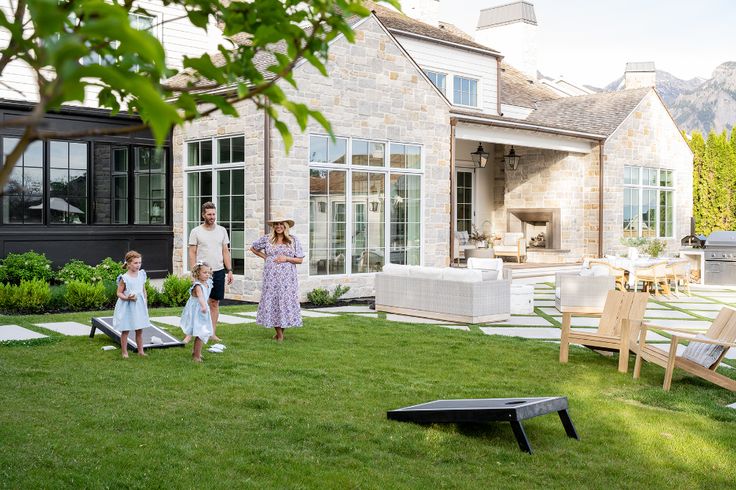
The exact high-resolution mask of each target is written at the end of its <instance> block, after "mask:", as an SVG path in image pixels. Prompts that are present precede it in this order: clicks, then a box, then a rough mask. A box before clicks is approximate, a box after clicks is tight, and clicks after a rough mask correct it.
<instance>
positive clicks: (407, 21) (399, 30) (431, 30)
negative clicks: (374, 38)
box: [366, 2, 501, 57]
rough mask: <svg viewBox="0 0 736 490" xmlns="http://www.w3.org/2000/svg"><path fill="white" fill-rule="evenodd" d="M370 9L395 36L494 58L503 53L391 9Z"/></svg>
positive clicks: (371, 7) (371, 5) (373, 7)
mask: <svg viewBox="0 0 736 490" xmlns="http://www.w3.org/2000/svg"><path fill="white" fill-rule="evenodd" d="M366 5H367V6H368V8H370V9H371V10H372V11H373V13H374V14H375V15H376V17H378V20H380V21H381V23H382V24H383V25H384V26H385V27H386V29H388V30H389V31H390V32H392V33H393V34H409V35H412V34H413V35H416V36H422V37H424V38H429V39H428V40H429V41H435V42H438V43H451V44H455V45H457V46H459V47H466V48H469V49H472V50H473V51H484V52H486V53H488V54H489V55H492V56H497V57H498V56H500V55H501V53H499V52H498V51H496V50H495V49H491V48H489V47H488V46H484V45H483V44H479V43H476V42H475V41H473V40H471V39H467V38H466V37H463V36H459V35H457V34H454V33H452V32H451V30H449V29H441V28H439V27H434V26H431V25H429V24H425V23H424V22H420V21H418V20H416V19H412V18H411V17H407V16H406V15H404V14H402V13H400V12H396V11H394V10H391V9H389V8H386V7H383V6H381V5H377V4H375V3H373V2H366Z"/></svg>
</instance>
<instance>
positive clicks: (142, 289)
mask: <svg viewBox="0 0 736 490" xmlns="http://www.w3.org/2000/svg"><path fill="white" fill-rule="evenodd" d="M142 260H143V257H142V256H141V254H139V253H138V252H136V251H135V250H131V251H130V252H128V253H127V254H125V264H124V265H123V267H124V268H125V269H127V271H126V272H125V274H120V275H119V276H118V279H117V281H118V292H117V295H118V300H117V302H116V303H115V312H114V313H113V317H112V326H113V328H114V329H115V330H117V331H119V332H120V350H121V351H122V352H123V359H127V358H128V334H130V331H131V330H135V344H136V345H137V346H138V355H139V356H145V355H146V354H145V353H144V352H143V329H144V328H148V327H150V326H151V320H150V319H149V318H148V298H146V271H144V270H143V269H141V263H142Z"/></svg>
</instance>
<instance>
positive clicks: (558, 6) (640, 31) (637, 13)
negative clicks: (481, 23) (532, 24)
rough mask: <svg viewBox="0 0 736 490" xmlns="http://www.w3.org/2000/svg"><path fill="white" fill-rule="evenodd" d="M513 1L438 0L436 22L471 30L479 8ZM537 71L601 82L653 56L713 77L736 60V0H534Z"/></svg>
mask: <svg viewBox="0 0 736 490" xmlns="http://www.w3.org/2000/svg"><path fill="white" fill-rule="evenodd" d="M510 1H511V0H440V2H441V3H440V9H441V15H440V18H441V20H444V21H447V22H451V23H453V24H455V25H457V26H458V27H460V28H462V29H463V30H464V31H465V32H468V33H470V34H473V33H474V31H475V27H476V25H477V23H478V13H479V11H480V10H481V9H483V8H488V7H492V6H495V5H503V4H505V3H510ZM531 1H532V3H533V4H534V10H535V13H536V16H537V23H538V34H537V36H538V46H539V54H538V68H539V70H540V71H541V72H542V73H543V74H544V75H546V76H549V77H558V76H561V75H562V76H564V77H565V78H567V79H569V80H571V81H573V82H576V83H579V84H588V85H594V86H598V87H602V86H605V85H607V84H608V83H610V82H612V81H614V80H616V79H617V78H618V77H620V76H621V75H623V72H624V67H625V65H626V62H627V61H654V62H655V66H656V68H657V69H658V70H664V71H667V72H669V73H671V74H673V75H674V76H676V77H678V78H681V79H686V80H687V79H690V78H693V77H702V78H710V77H711V74H712V72H713V69H714V68H715V67H716V66H718V65H720V64H721V63H723V62H726V61H736V42H734V41H736V35H735V34H734V31H735V29H734V26H736V1H734V0H699V1H692V0H689V1H684V0H659V1H652V0H616V1H613V0H587V1H582V0H531Z"/></svg>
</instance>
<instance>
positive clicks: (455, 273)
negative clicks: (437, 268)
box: [442, 267, 483, 282]
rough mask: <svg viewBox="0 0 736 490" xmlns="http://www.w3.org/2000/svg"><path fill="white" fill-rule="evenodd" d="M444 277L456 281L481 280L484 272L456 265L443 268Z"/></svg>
mask: <svg viewBox="0 0 736 490" xmlns="http://www.w3.org/2000/svg"><path fill="white" fill-rule="evenodd" d="M442 279H444V280H447V281H455V282H481V281H482V280H483V273H482V271H479V270H473V269H458V268H455V267H446V268H445V269H443V273H442Z"/></svg>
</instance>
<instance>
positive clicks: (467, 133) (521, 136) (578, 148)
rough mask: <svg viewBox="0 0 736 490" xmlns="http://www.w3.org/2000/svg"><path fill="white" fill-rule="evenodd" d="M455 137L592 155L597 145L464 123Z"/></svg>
mask: <svg viewBox="0 0 736 490" xmlns="http://www.w3.org/2000/svg"><path fill="white" fill-rule="evenodd" d="M455 137H456V138H457V139H464V140H471V141H482V142H484V143H494V144H500V145H516V146H526V147H531V148H543V149H546V150H558V151H567V152H572V153H590V152H591V151H593V148H594V147H595V145H596V143H597V142H596V141H594V140H592V139H590V140H589V139H583V138H573V137H569V136H564V135H558V134H551V133H546V132H542V131H535V130H529V129H517V128H502V127H498V126H482V125H479V124H472V123H464V122H462V121H459V122H458V124H457V127H456V129H455Z"/></svg>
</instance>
